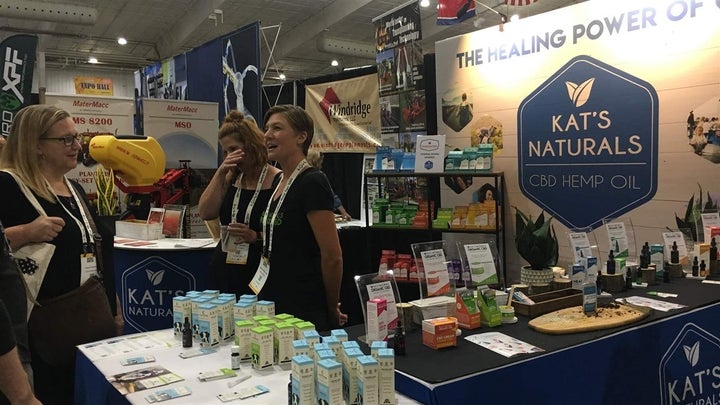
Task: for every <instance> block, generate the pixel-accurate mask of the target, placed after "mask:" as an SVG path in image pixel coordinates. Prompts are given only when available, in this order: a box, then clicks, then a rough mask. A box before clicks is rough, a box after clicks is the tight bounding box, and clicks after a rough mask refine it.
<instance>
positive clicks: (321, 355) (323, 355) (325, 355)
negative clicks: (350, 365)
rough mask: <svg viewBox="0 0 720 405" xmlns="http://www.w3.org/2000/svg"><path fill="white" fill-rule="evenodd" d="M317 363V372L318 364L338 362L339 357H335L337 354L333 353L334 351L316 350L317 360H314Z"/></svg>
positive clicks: (316, 369)
mask: <svg viewBox="0 0 720 405" xmlns="http://www.w3.org/2000/svg"><path fill="white" fill-rule="evenodd" d="M313 360H314V361H315V372H317V371H318V368H317V366H318V364H319V363H320V362H321V361H323V360H335V361H337V357H335V353H333V351H332V350H316V351H315V358H314V359H313Z"/></svg>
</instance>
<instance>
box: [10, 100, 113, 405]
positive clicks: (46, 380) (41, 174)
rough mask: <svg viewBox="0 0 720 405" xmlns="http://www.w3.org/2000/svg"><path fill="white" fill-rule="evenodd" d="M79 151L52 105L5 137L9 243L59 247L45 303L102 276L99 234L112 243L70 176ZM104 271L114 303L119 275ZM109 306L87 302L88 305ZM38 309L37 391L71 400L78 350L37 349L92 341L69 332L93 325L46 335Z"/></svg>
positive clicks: (34, 325) (33, 341) (41, 296)
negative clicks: (97, 228) (72, 336)
mask: <svg viewBox="0 0 720 405" xmlns="http://www.w3.org/2000/svg"><path fill="white" fill-rule="evenodd" d="M80 150H81V146H80V143H79V136H78V133H77V130H76V129H75V123H74V122H73V120H72V118H71V117H70V115H69V114H68V113H67V112H66V111H64V110H61V109H59V108H57V107H53V106H48V105H33V106H29V107H25V108H23V109H22V110H20V111H19V112H18V113H17V114H16V116H15V119H14V121H13V124H12V126H11V127H10V132H9V135H8V137H7V142H6V144H5V145H4V146H3V148H2V151H1V152H0V170H2V171H0V190H2V193H3V204H2V210H0V221H2V223H3V224H4V226H5V234H6V236H7V239H8V240H9V242H10V247H11V248H12V249H13V251H17V250H18V249H20V248H22V247H23V246H25V245H28V244H31V243H40V242H45V243H50V244H53V245H55V250H54V253H53V255H52V258H51V260H50V264H49V266H48V267H47V271H46V273H45V275H44V277H43V278H42V283H41V284H40V289H39V291H38V292H37V296H36V297H34V298H35V300H36V301H37V303H39V304H41V305H42V304H43V303H46V305H45V306H43V307H46V308H49V307H50V306H51V305H52V304H50V302H51V301H49V300H51V299H55V298H57V297H59V296H61V295H64V294H66V293H68V292H71V291H73V290H75V289H77V288H78V287H79V286H80V285H81V284H82V283H83V282H84V281H86V280H88V279H90V278H93V277H94V276H95V275H97V272H98V269H99V268H102V266H100V265H98V261H100V259H101V257H99V255H98V256H97V257H96V256H95V254H96V253H99V252H100V248H99V246H98V245H99V244H100V241H101V240H105V241H106V244H107V245H108V246H109V250H108V249H105V251H106V252H109V251H111V249H112V238H113V235H111V234H110V235H106V236H105V237H104V238H101V237H99V235H98V233H97V232H96V231H95V230H94V229H93V228H94V223H97V221H94V219H93V216H94V214H93V213H92V212H91V211H89V210H87V207H88V206H89V204H88V203H87V197H86V196H85V193H84V191H83V189H82V188H81V187H80V186H79V185H78V184H77V183H76V182H71V181H69V180H68V179H67V178H66V177H65V174H66V173H67V172H69V171H70V170H72V169H74V168H75V166H76V165H77V157H78V153H79V152H80ZM11 173H12V174H11ZM13 175H14V176H13ZM18 182H20V183H21V184H24V186H26V187H27V189H29V190H30V192H31V193H32V194H33V195H34V197H35V199H37V201H38V202H39V204H40V206H41V207H42V208H43V210H44V211H45V214H46V215H40V214H39V213H38V210H37V209H36V208H34V206H33V205H32V203H31V201H30V200H29V199H28V198H27V197H26V194H24V193H23V191H22V189H21V188H20V184H19V183H18ZM93 222H94V223H93ZM108 242H109V243H108ZM106 267H110V266H106ZM20 268H21V271H22V272H23V273H26V274H27V273H30V272H34V271H37V270H38V268H36V267H34V266H31V265H29V264H28V263H26V265H25V266H24V265H23V264H21V265H20ZM103 276H104V279H105V288H106V290H109V294H106V295H108V296H109V297H112V301H111V305H110V306H111V307H112V306H114V304H115V302H116V301H115V299H116V298H115V293H114V285H113V284H112V280H113V279H114V278H113V275H112V274H104V275H103ZM29 299H30V297H29ZM108 304H110V303H106V302H101V303H97V302H88V303H87V305H88V306H94V305H108ZM37 308H39V306H38V305H37V304H35V305H34V307H33V310H32V312H31V313H30V317H29V322H28V324H29V341H30V352H31V356H32V369H33V373H34V381H35V392H36V396H37V397H38V399H40V400H41V401H42V402H43V403H45V404H54V403H62V404H67V403H73V402H74V399H73V387H74V375H75V373H74V365H75V358H74V354H73V355H67V356H48V353H47V352H46V351H45V352H43V351H41V350H40V349H39V348H41V347H48V346H49V345H50V344H58V342H62V343H61V344H62V345H72V346H70V347H69V348H67V347H65V346H62V347H63V348H66V349H68V350H67V352H68V353H73V349H72V348H73V347H74V345H76V344H81V343H86V342H71V341H70V340H71V339H69V338H67V337H66V336H65V335H64V334H65V333H68V331H70V330H72V329H73V328H90V326H92V325H89V321H87V320H86V321H85V322H86V323H88V324H87V325H83V324H82V322H83V321H73V322H74V324H68V325H67V328H61V330H54V331H52V332H51V333H45V332H43V333H40V332H38V331H39V330H41V329H42V326H43V325H39V323H40V322H39V321H38V319H37V316H38V315H37V312H38V310H37ZM108 316H109V314H108ZM116 322H117V324H120V323H121V316H120V315H118V317H116ZM112 329H113V328H112V325H110V330H109V331H107V330H106V331H107V332H109V333H108V335H113V334H114V332H116V331H115V330H112ZM46 335H47V336H46ZM104 337H110V336H104ZM100 338H103V337H100ZM63 353H65V351H63ZM50 354H56V353H50ZM50 357H54V358H52V359H50Z"/></svg>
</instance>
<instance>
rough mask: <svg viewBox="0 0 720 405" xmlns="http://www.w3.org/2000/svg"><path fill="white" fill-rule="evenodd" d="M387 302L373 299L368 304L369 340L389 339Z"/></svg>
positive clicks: (381, 299)
mask: <svg viewBox="0 0 720 405" xmlns="http://www.w3.org/2000/svg"><path fill="white" fill-rule="evenodd" d="M386 318H387V301H385V299H384V298H373V299H371V300H368V302H367V340H368V341H373V340H386V339H387V334H388V330H387V319H386Z"/></svg>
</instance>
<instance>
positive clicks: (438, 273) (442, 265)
mask: <svg viewBox="0 0 720 405" xmlns="http://www.w3.org/2000/svg"><path fill="white" fill-rule="evenodd" d="M420 256H421V257H422V262H423V268H424V269H425V281H426V283H427V289H428V296H430V297H433V296H436V295H442V294H446V293H448V292H450V276H449V274H448V269H447V260H445V252H444V251H443V250H442V249H434V250H426V251H424V252H420Z"/></svg>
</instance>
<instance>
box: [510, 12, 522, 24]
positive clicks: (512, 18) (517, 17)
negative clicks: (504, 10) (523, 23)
mask: <svg viewBox="0 0 720 405" xmlns="http://www.w3.org/2000/svg"><path fill="white" fill-rule="evenodd" d="M517 21H520V15H519V14H513V15H511V16H510V22H517Z"/></svg>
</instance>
